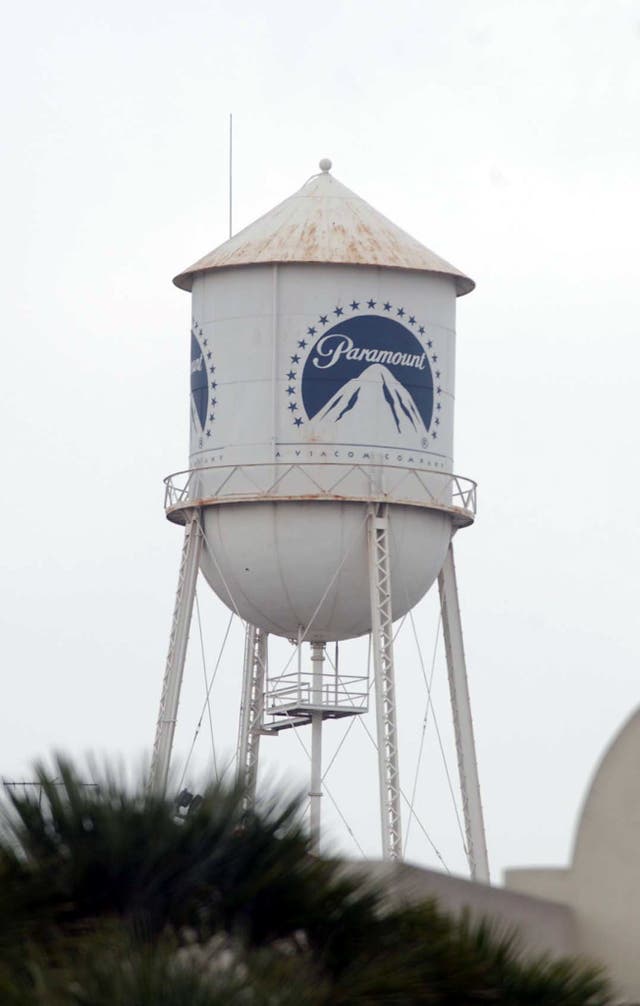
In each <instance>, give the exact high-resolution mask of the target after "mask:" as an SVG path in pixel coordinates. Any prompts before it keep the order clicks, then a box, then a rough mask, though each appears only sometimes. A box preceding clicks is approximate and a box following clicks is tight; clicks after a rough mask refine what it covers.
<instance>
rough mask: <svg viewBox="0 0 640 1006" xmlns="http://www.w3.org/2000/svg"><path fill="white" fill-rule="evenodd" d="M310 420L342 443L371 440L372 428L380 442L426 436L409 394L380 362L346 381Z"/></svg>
mask: <svg viewBox="0 0 640 1006" xmlns="http://www.w3.org/2000/svg"><path fill="white" fill-rule="evenodd" d="M313 422H314V427H316V428H317V427H321V428H322V430H325V431H326V432H327V433H328V434H329V433H330V434H331V439H334V438H335V437H336V436H339V437H340V440H341V441H342V442H343V443H358V442H359V441H361V440H362V439H363V436H364V437H366V439H370V437H371V434H372V433H373V432H374V431H375V433H376V439H377V440H378V441H379V442H380V443H393V444H395V443H406V442H407V440H408V441H409V442H410V441H412V440H413V439H414V438H415V437H420V438H422V437H426V435H427V430H426V428H425V425H424V423H423V421H422V418H421V416H420V413H419V412H418V410H417V408H416V405H415V402H414V401H413V398H412V397H411V394H410V393H409V392H408V391H407V389H406V388H405V387H403V385H402V384H401V383H400V382H399V381H398V380H396V378H395V377H394V376H393V374H392V373H391V371H390V370H387V368H386V367H384V366H382V364H379V363H374V364H372V365H371V366H370V367H367V369H366V370H363V371H362V373H361V374H360V375H359V376H358V377H355V378H353V379H352V380H351V381H347V383H346V384H344V385H343V386H342V388H340V390H339V391H337V392H336V394H335V395H334V396H333V398H331V399H330V400H329V402H327V404H326V405H325V406H324V408H323V409H321V411H320V412H319V413H318V414H317V415H316V416H314V420H313ZM316 424H317V425H316Z"/></svg>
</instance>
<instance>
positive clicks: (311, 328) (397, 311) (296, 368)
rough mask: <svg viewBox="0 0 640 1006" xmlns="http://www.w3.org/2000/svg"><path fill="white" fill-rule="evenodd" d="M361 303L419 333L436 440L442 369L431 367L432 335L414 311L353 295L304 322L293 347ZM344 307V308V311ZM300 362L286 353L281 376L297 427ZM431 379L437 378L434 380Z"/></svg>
mask: <svg viewBox="0 0 640 1006" xmlns="http://www.w3.org/2000/svg"><path fill="white" fill-rule="evenodd" d="M365 304H366V310H367V311H374V312H375V313H376V314H383V315H384V314H388V315H390V316H393V317H394V318H395V319H396V320H399V321H400V322H401V323H402V324H409V325H410V326H411V327H412V328H413V329H414V330H415V332H417V334H418V335H419V336H422V339H421V341H422V342H423V344H424V346H425V351H426V352H427V353H428V358H429V361H430V364H432V365H433V366H432V367H431V372H432V374H433V378H434V387H433V393H434V398H435V404H434V418H433V419H432V420H431V429H430V431H429V432H430V434H431V439H432V440H437V439H438V430H437V429H436V428H435V427H437V426H440V412H441V411H442V402H441V398H440V396H441V395H442V394H443V390H442V385H441V383H440V381H441V378H442V371H441V370H435V369H434V366H435V365H437V363H438V360H439V358H438V354H437V353H436V352H433V349H434V346H433V339H431V338H428V339H427V338H426V335H427V330H426V328H425V326H424V325H419V324H418V322H417V320H416V316H415V315H414V314H408V313H407V311H406V310H405V308H404V307H402V306H398V305H394V304H392V303H391V302H390V301H388V300H385V301H377V300H374V299H373V297H371V298H369V299H368V300H363V301H359V300H355V299H354V300H352V301H350V302H349V303H348V305H347V306H346V307H345V306H344V305H342V304H336V306H335V307H334V308H333V309H332V310H331V311H329V312H328V313H327V314H321V315H320V316H319V317H318V320H317V322H316V323H315V324H314V325H308V326H307V330H306V333H305V335H306V337H303V338H301V339H298V340H297V342H296V350H305V349H306V348H307V346H308V345H309V342H310V341H311V340H312V339H313V337H314V336H316V335H318V334H319V333H321V332H322V331H323V330H325V329H326V328H327V326H328V325H330V324H333V323H334V322H335V320H336V319H337V318H343V317H344V318H346V317H347V316H348V314H349V313H350V312H356V311H358V312H362V311H363V310H365V307H364V305H365ZM361 305H362V306H361ZM345 311H346V312H347V314H346V315H345ZM301 363H302V359H301V356H300V353H299V352H297V351H294V352H293V353H292V354H291V355H290V356H289V370H288V371H287V373H286V374H285V379H286V382H287V385H286V395H287V409H288V411H289V413H290V416H291V420H292V422H293V425H294V426H295V427H296V428H297V429H300V427H301V426H304V419H303V418H302V416H301V415H300V406H299V403H298V401H297V400H296V396H299V389H298V390H297V387H298V385H299V379H300V369H301ZM435 382H437V384H436V383H435ZM423 446H426V444H424V443H423Z"/></svg>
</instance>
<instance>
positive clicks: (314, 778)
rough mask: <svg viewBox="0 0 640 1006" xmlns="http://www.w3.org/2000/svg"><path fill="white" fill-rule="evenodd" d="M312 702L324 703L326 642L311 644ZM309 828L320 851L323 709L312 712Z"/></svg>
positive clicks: (315, 703) (314, 703)
mask: <svg viewBox="0 0 640 1006" xmlns="http://www.w3.org/2000/svg"><path fill="white" fill-rule="evenodd" d="M311 665H312V668H313V671H312V677H311V702H312V705H313V706H321V705H322V674H323V667H324V643H312V644H311ZM309 799H310V801H311V802H310V809H309V830H310V833H311V844H312V847H313V849H314V851H315V852H319V851H320V816H321V811H320V802H321V799H322V710H321V709H314V710H313V711H312V713H311V780H310V785H309Z"/></svg>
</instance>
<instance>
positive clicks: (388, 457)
mask: <svg viewBox="0 0 640 1006" xmlns="http://www.w3.org/2000/svg"><path fill="white" fill-rule="evenodd" d="M321 168H322V171H321V173H320V174H319V175H316V176H314V177H313V178H312V179H310V181H308V182H307V183H306V184H305V185H304V186H303V187H302V189H300V191H299V192H297V193H295V194H294V195H293V196H291V197H290V198H289V199H287V200H285V202H283V203H281V204H280V205H279V206H277V207H276V208H275V209H274V210H272V211H271V212H270V213H268V214H267V215H266V216H264V217H262V218H261V219H260V220H258V221H256V222H255V223H254V224H252V225H250V226H249V227H247V228H245V230H243V231H241V232H239V233H238V234H236V235H235V236H234V237H233V238H232V239H230V240H229V241H227V242H226V243H225V244H223V245H222V246H221V247H220V248H218V249H216V250H215V251H214V252H212V253H211V254H210V255H207V256H206V257H205V258H203V259H201V260H200V261H198V262H196V263H195V265H193V266H191V267H190V268H189V269H187V270H185V271H184V272H183V273H181V274H180V275H179V276H177V277H176V279H175V283H176V285H178V286H179V287H181V288H182V289H185V290H191V291H192V305H193V322H192V329H191V454H190V465H191V468H190V471H189V472H188V473H183V479H184V482H183V485H182V489H181V491H178V490H177V488H176V487H179V484H180V480H179V479H177V480H176V479H174V480H173V481H172V483H171V485H170V491H169V510H168V515H169V517H170V518H171V519H174V520H180V518H181V513H182V511H183V509H184V508H185V506H188V505H189V504H190V503H193V501H194V500H198V501H199V502H200V503H202V505H205V503H206V507H205V509H204V518H203V520H204V530H205V537H206V547H205V550H204V555H203V559H202V563H201V566H202V572H203V573H204V576H205V577H206V579H207V581H208V582H209V584H210V585H211V587H212V588H213V590H214V591H215V592H216V593H217V594H218V596H219V597H221V598H222V600H223V601H225V603H226V604H228V605H229V607H231V608H232V609H234V610H237V611H238V612H239V614H240V615H241V616H242V617H243V618H246V619H248V620H249V621H250V622H252V623H254V624H255V625H258V626H260V627H262V628H264V629H266V630H268V631H269V632H272V633H275V634H276V635H280V636H285V637H290V638H294V637H296V636H297V634H298V630H299V628H300V627H302V629H303V630H306V638H309V639H312V640H322V641H325V640H336V639H346V638H350V637H355V636H359V635H362V634H363V633H366V632H368V631H369V629H370V625H371V622H370V613H369V587H368V566H367V547H366V541H367V539H366V518H367V513H368V508H369V506H370V504H371V502H388V503H389V504H392V506H391V510H390V522H391V547H392V553H391V575H392V595H393V605H394V606H393V613H394V618H397V617H400V616H401V615H403V614H404V613H405V612H406V611H407V610H408V609H410V608H411V607H413V606H414V605H415V604H416V603H417V602H418V601H419V600H420V598H421V597H422V596H423V595H424V593H425V592H426V591H427V590H428V589H429V587H430V586H431V584H432V583H433V581H434V580H435V578H436V577H437V575H438V572H439V570H440V567H441V565H442V562H443V560H444V556H445V553H446V550H447V547H448V544H449V540H450V537H451V534H452V529H453V527H454V524H457V525H458V526H459V525H461V524H464V523H469V522H470V520H471V519H472V516H471V515H470V513H469V510H470V502H469V501H470V498H471V497H470V496H469V495H468V494H467V495H464V491H465V490H466V488H467V487H462V486H461V484H460V482H459V481H458V480H456V479H453V478H452V477H451V475H450V473H451V472H452V470H453V468H452V465H453V462H452V447H453V406H454V377H455V374H454V366H455V303H456V296H457V295H460V294H463V293H467V292H468V291H470V290H471V289H473V282H472V281H471V280H470V279H469V278H468V277H466V276H464V275H463V274H462V273H460V272H459V271H458V270H457V269H455V268H454V267H453V266H451V265H449V264H448V263H446V262H444V261H443V260H442V259H440V258H438V256H436V255H434V254H433V253H432V252H430V251H428V249H426V248H424V247H423V246H422V245H421V244H419V243H418V242H417V241H415V240H414V239H413V238H411V237H410V236H409V235H407V234H406V233H405V232H404V231H402V230H400V229H399V228H398V227H396V226H395V225H394V224H392V223H391V222H390V221H389V220H387V219H386V218H385V217H383V216H382V215H381V214H379V213H378V212H377V211H376V210H374V209H373V208H372V207H371V206H369V205H368V204H367V203H365V202H364V201H363V200H362V199H360V198H359V197H358V196H356V195H355V194H354V193H353V192H351V191H350V190H349V189H347V188H345V186H343V185H342V184H341V183H340V182H338V181H337V180H336V179H335V178H334V177H333V176H332V175H331V174H330V173H329V168H330V163H329V162H326V161H323V162H321ZM461 491H462V492H463V496H462V497H461V496H460V492H461Z"/></svg>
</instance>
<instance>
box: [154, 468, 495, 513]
mask: <svg viewBox="0 0 640 1006" xmlns="http://www.w3.org/2000/svg"><path fill="white" fill-rule="evenodd" d="M164 484H165V501H164V505H165V509H166V510H167V513H168V515H169V516H170V515H171V514H172V513H174V512H175V511H179V510H182V509H185V508H187V507H189V506H194V505H196V506H205V505H207V506H213V505H216V504H220V503H234V502H248V501H257V500H271V501H275V500H323V499H324V500H342V501H345V500H354V501H365V502H373V501H378V502H386V503H399V504H406V505H409V506H422V507H427V508H431V509H439V510H447V511H451V512H453V513H454V515H456V516H457V518H458V523H459V524H460V526H463V525H465V524H470V523H472V522H473V520H474V518H475V515H476V507H477V498H476V494H477V486H476V483H475V482H474V481H473V480H472V479H468V478H465V477H464V476H461V475H454V474H452V473H450V472H439V471H434V470H427V471H421V470H418V469H416V468H406V467H403V466H401V465H375V464H349V463H345V462H320V463H318V462H295V463H291V464H288V463H276V462H263V463H260V464H247V465H210V466H207V467H202V468H188V469H185V470H184V471H181V472H175V473H174V474H172V475H168V476H167V478H166V479H165V480H164Z"/></svg>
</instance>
